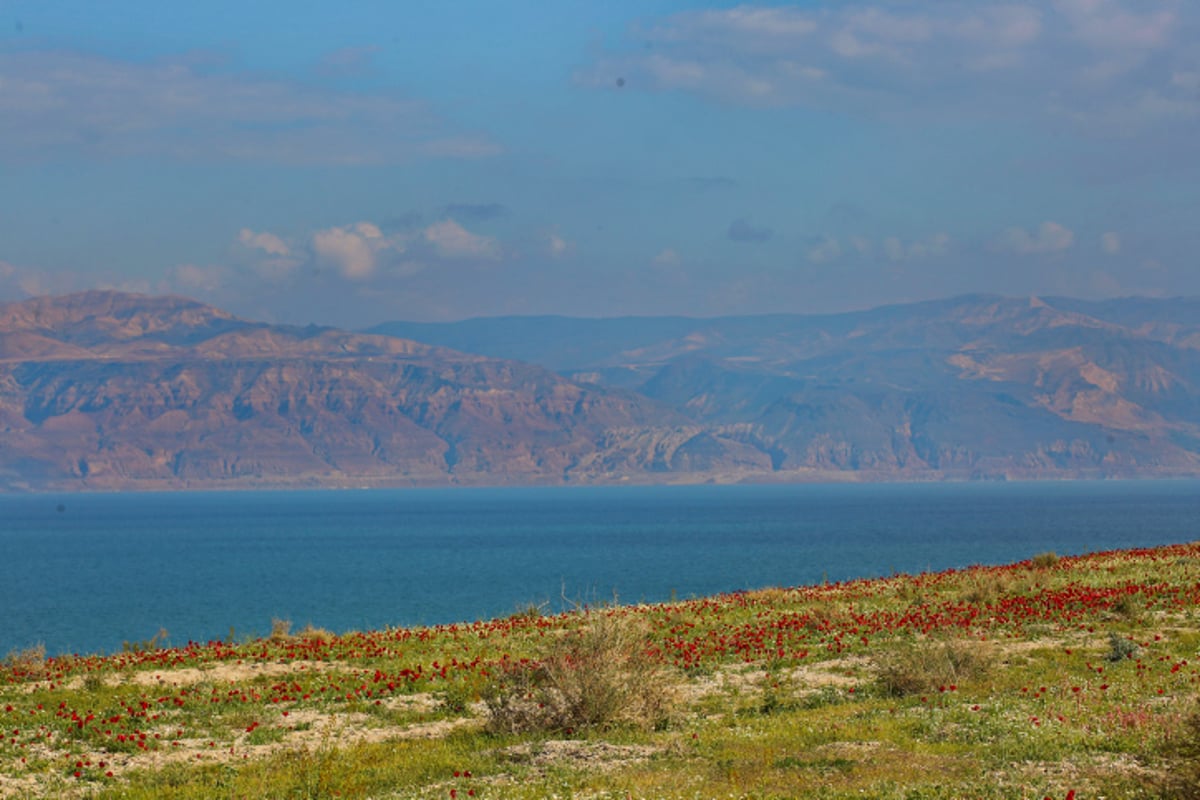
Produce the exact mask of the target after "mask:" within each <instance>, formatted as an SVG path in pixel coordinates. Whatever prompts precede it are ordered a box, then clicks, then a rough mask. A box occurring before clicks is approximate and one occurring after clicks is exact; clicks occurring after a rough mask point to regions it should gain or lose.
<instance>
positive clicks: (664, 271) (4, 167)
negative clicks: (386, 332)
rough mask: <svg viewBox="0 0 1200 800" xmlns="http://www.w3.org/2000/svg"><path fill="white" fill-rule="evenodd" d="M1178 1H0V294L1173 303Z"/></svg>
mask: <svg viewBox="0 0 1200 800" xmlns="http://www.w3.org/2000/svg"><path fill="white" fill-rule="evenodd" d="M1198 43H1200V7H1197V5H1196V4H1195V3H1191V2H1185V0H1137V1H1135V0H1051V2H1023V1H1022V0H1012V1H1011V2H1007V1H1006V2H993V0H937V1H936V2H935V1H933V0H930V1H929V2H901V1H900V0H864V1H863V2H857V1H856V0H846V1H845V2H802V3H793V4H761V5H737V4H719V3H691V2H687V3H685V2H675V3H667V2H646V1H643V2H636V3H634V2H624V1H617V0H609V1H608V2H603V3H600V2H582V1H580V0H561V1H560V2H544V1H539V2H506V1H505V0H487V1H486V2H453V1H452V0H443V1H442V2H405V3H395V2H374V3H370V2H358V3H353V2H350V3H339V4H334V3H330V2H300V0H290V2H286V3H284V2H256V3H245V2H238V3H232V2H213V1H210V2H205V3H188V4H184V3H162V2H124V1H123V0H114V1H113V2H106V3H94V2H55V1H54V0H35V1H31V2H22V1H21V0H17V2H12V1H11V0H10V2H7V3H4V4H0V301H2V300H15V299H21V298H24V297H26V296H29V295H34V294H45V293H59V292H67V291H75V290H81V289H87V288H95V287H115V288H123V289H129V290H134V291H143V292H152V293H158V292H173V293H179V294H185V295H189V296H193V297H196V298H198V299H201V300H205V301H208V302H212V303H215V304H217V305H220V306H222V307H224V308H227V309H229V310H231V311H234V312H235V313H238V314H242V315H245V316H250V317H254V318H259V319H270V320H277V321H286V322H296V323H307V322H311V321H315V322H320V323H329V324H339V325H349V326H358V325H368V324H372V323H375V322H379V321H383V320H386V319H420V320H450V319H460V318H464V317H472V316H492V315H500V314H534V313H539V314H540V313H561V314H571V315H585V316H613V315H622V314H686V315H693V316H710V315H716V314H745V313H762V312H780V311H795V312H829V311H841V310H848V309H855V308H865V307H870V306H875V305H879V304H883V303H894V302H905V301H910V300H920V299H928V298H935V297H944V296H948V295H953V294H959V293H964V292H994V293H1001V294H1008V295H1027V294H1064V295H1071V296H1077V297H1093V298H1094V297H1111V296H1123V295H1132V294H1141V295H1156V296H1162V295H1196V294H1200V269H1198V267H1200V264H1198V263H1197V258H1196V253H1197V252H1200V144H1197V142H1200V47H1198V46H1197V45H1198Z"/></svg>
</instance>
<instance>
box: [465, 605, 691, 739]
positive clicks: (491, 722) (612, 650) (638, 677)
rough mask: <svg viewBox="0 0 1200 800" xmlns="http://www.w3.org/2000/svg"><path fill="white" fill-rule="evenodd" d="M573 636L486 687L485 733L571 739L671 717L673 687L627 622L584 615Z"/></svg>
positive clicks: (644, 638)
mask: <svg viewBox="0 0 1200 800" xmlns="http://www.w3.org/2000/svg"><path fill="white" fill-rule="evenodd" d="M587 616H588V620H587V622H586V623H585V624H584V625H582V626H581V627H579V628H578V629H575V630H571V631H568V632H566V633H564V634H562V635H561V636H558V637H554V638H553V639H550V640H548V643H547V644H545V645H544V646H543V647H542V648H541V651H540V652H539V654H538V656H537V658H535V659H532V660H529V661H525V662H518V663H511V664H508V665H507V666H506V667H505V668H503V669H502V670H501V672H500V674H499V675H497V676H495V677H494V678H493V680H491V681H490V682H489V683H488V684H487V685H486V686H484V688H483V690H482V692H481V697H482V699H483V702H484V704H485V705H486V707H487V717H488V720H487V725H488V729H489V730H491V731H492V732H496V733H521V732H529V731H545V732H558V733H573V732H575V731H580V730H584V729H588V728H609V727H613V726H617V725H631V726H635V727H641V728H652V727H658V726H661V725H662V724H664V723H665V722H666V721H667V720H668V719H669V717H670V715H671V711H672V708H673V705H674V700H675V692H674V683H673V681H672V680H671V679H670V677H669V675H668V674H667V672H666V670H665V668H664V667H663V666H662V664H661V662H660V660H659V659H658V657H657V656H656V655H655V654H654V653H653V652H652V651H651V650H650V647H649V637H648V631H647V630H646V629H645V628H644V627H643V625H642V624H641V623H640V622H639V621H636V620H634V619H633V618H630V617H625V616H621V615H619V614H616V613H610V612H608V611H605V610H599V611H591V612H587Z"/></svg>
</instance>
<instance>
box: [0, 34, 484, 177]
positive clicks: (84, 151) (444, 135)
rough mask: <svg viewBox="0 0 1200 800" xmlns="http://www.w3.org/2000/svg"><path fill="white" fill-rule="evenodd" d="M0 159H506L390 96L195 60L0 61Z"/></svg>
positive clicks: (26, 57)
mask: <svg viewBox="0 0 1200 800" xmlns="http://www.w3.org/2000/svg"><path fill="white" fill-rule="evenodd" d="M0 75H2V76H3V79H2V80H0V108H3V109H4V113H3V114H0V142H2V143H3V145H2V146H0V160H4V161H14V160H16V161H25V160H29V159H31V158H32V159H43V158H55V157H60V156H69V157H78V156H79V155H83V156H85V157H93V158H112V157H117V158H121V157H139V158H145V157H167V158H173V159H181V160H235V161H258V162H267V163H276V164H278V163H283V164H381V163H396V162H400V161H407V160H411V159H414V158H424V157H439V156H448V157H475V156H480V155H489V154H492V153H495V152H497V147H496V146H495V145H494V144H493V143H491V142H489V141H487V140H486V139H483V138H480V137H473V136H470V135H466V134H463V133H461V132H450V131H446V130H444V127H445V126H444V125H443V124H442V123H441V122H440V121H439V120H438V119H437V118H435V117H434V115H433V114H432V113H431V112H430V111H429V110H428V109H427V108H426V107H425V106H423V105H422V104H420V103H417V102H414V101H412V100H409V99H407V98H404V97H400V96H397V95H395V94H393V93H384V92H376V93H368V92H348V91H345V92H344V91H338V90H333V89H328V88H320V87H316V86H313V85H311V84H304V83H299V82H294V81H287V80H279V79H272V78H265V77H261V76H256V75H252V74H248V73H236V72H229V71H225V72H221V71H215V70H211V69H202V68H199V67H197V65H196V64H195V63H194V59H193V60H192V61H188V60H173V61H172V60H164V61H150V62H145V61H124V60H120V59H115V58H106V57H103V56H98V55H91V54H87V53H79V52H70V51H29V50H24V51H13V52H8V53H0Z"/></svg>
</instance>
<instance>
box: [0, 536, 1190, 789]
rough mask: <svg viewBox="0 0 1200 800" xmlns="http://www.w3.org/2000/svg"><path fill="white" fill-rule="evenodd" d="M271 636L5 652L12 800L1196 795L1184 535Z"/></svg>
mask: <svg viewBox="0 0 1200 800" xmlns="http://www.w3.org/2000/svg"><path fill="white" fill-rule="evenodd" d="M1035 561H1036V562H1038V563H1036V564H1035V563H1034V562H1035ZM272 628H273V630H272V634H271V635H270V636H267V637H265V638H262V639H257V640H252V641H250V640H247V641H242V642H239V643H234V642H233V641H232V640H231V641H213V642H208V643H203V644H201V643H189V644H188V645H186V646H184V647H172V646H170V644H169V642H168V641H167V640H166V637H165V634H164V635H163V636H162V637H159V638H156V639H154V640H151V641H148V642H143V643H138V646H131V647H129V648H126V649H125V650H124V651H123V652H120V653H114V654H112V655H108V656H71V657H65V658H56V657H48V656H46V654H45V653H44V652H43V651H41V650H40V649H37V648H33V649H31V650H29V651H26V652H22V653H13V654H10V655H9V656H8V657H7V658H5V659H4V661H3V663H2V664H0V798H4V799H5V800H7V799H8V798H40V797H56V798H57V797H62V798H80V800H82V799H83V798H96V799H97V800H106V799H108V798H113V799H114V800H115V798H122V800H143V799H148V798H209V797H269V798H273V797H279V798H284V797H309V798H334V797H338V798H367V797H371V798H447V797H452V798H465V797H495V798H516V800H522V799H523V798H528V799H530V800H532V799H533V798H545V797H551V796H559V797H590V798H618V799H619V798H668V799H674V800H685V798H686V799H693V798H709V797H735V798H772V797H780V798H781V797H789V798H790V797H801V798H804V797H811V798H849V797H864V796H865V797H878V798H895V799H896V800H900V798H905V799H907V798H957V797H964V796H966V797H974V798H983V800H1000V799H1001V798H1018V797H1021V798H1025V797H1032V798H1045V797H1050V798H1054V800H1060V799H1061V798H1066V797H1067V796H1068V795H1069V794H1070V793H1071V792H1074V797H1075V798H1077V800H1085V799H1086V798H1095V797H1101V796H1107V797H1127V798H1157V799H1159V800H1165V799H1166V798H1185V800H1187V799H1188V798H1200V544H1191V545H1179V546H1172V547H1163V548H1156V549H1145V550H1132V551H1115V552H1107V553H1096V554H1092V555H1086V556H1078V557H1055V559H1054V560H1049V559H1045V558H1038V559H1033V560H1030V561H1024V562H1021V563H1018V564H1014V565H1011V566H1008V567H980V568H972V569H965V570H948V571H945V572H940V573H925V574H919V575H907V576H892V577H889V578H886V579H880V580H859V581H848V582H842V583H823V584H820V585H816V586H799V587H791V588H786V589H782V588H781V589H770V590H764V591H756V592H747V593H734V594H728V595H721V596H717V597H707V598H699V599H695V600H688V601H681V602H672V603H666V604H661V605H639V606H610V607H599V608H591V609H583V608H580V609H576V610H574V611H572V612H570V613H564V614H547V613H544V610H543V609H540V608H537V609H535V610H524V611H522V612H520V613H517V614H513V615H511V616H509V617H507V618H503V619H496V620H481V621H478V622H473V623H465V624H456V625H442V626H436V627H432V628H412V629H400V628H395V629H384V630H378V631H370V632H365V633H357V632H356V633H347V634H342V635H334V634H332V633H329V632H328V631H314V630H308V629H306V630H301V631H300V632H298V633H296V632H293V631H292V629H291V626H290V625H285V624H283V623H279V624H276V625H273V626H272ZM981 776H982V778H981Z"/></svg>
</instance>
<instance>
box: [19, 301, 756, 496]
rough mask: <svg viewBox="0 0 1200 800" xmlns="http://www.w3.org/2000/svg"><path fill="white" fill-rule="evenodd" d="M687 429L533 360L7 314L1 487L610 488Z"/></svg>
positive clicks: (155, 306)
mask: <svg viewBox="0 0 1200 800" xmlns="http://www.w3.org/2000/svg"><path fill="white" fill-rule="evenodd" d="M680 422H681V420H680V419H677V418H676V415H675V414H674V413H673V412H670V411H666V410H664V409H662V408H661V407H659V406H658V405H656V404H654V403H653V402H652V401H649V400H646V399H644V398H639V397H637V396H634V395H628V394H624V393H619V392H613V391H608V390H604V389H600V388H597V387H585V386H581V385H578V384H575V383H572V382H570V381H568V380H566V379H564V378H561V377H559V376H557V375H555V374H554V373H552V372H549V371H547V370H545V369H542V368H540V367H536V366H532V365H529V364H522V363H518V362H511V361H502V360H499V359H489V358H484V357H481V356H472V355H467V354H464V353H458V352H455V351H452V350H446V349H442V348H436V347H429V346H426V345H421V344H418V343H416V342H412V341H408V340H403V339H397V338H393V337H387V336H371V335H359V334H352V333H347V332H344V331H338V330H331V329H316V328H289V327H282V326H267V325H262V324H258V323H252V322H248V321H245V320H239V319H236V318H234V317H232V316H230V315H228V314H225V313H223V312H221V311H219V310H217V309H213V308H209V307H207V306H203V305H201V304H199V303H195V302H193V301H190V300H185V299H182V298H171V297H141V296H136V295H127V294H119V293H112V292H89V293H86V294H83V295H72V296H68V297H64V298H39V299H36V300H31V301H29V302H26V303H17V304H12V305H8V306H2V307H0V486H8V487H11V488H23V487H28V488H51V487H59V488H134V487H140V488H171V487H185V486H190V487H203V486H213V487H218V486H234V485H236V486H275V485H280V486H283V485H292V486H306V485H414V484H422V485H430V484H445V483H546V482H549V483H557V482H564V481H572V480H579V481H593V480H604V479H611V478H614V477H615V476H614V475H612V474H611V471H612V466H613V459H606V458H604V457H603V456H602V455H598V454H602V451H603V450H604V448H605V447H606V446H611V445H606V442H610V441H612V440H616V441H618V442H619V441H623V440H624V439H626V438H629V437H633V436H637V435H641V436H643V437H649V438H651V439H654V438H662V437H663V436H665V435H675V436H676V438H678V437H679V436H680V435H681V434H679V433H678V432H676V427H677V426H678V424H679V423H680ZM656 432H658V433H656ZM685 438H690V437H685ZM710 438H711V437H710ZM676 449H678V448H676ZM744 449H745V448H744V447H743V446H742V445H740V444H737V443H735V442H730V441H720V440H718V441H716V443H715V444H712V445H710V446H709V448H708V450H709V452H708V454H707V456H706V459H702V460H703V465H704V466H707V467H714V466H715V467H718V468H719V467H721V466H722V464H723V462H724V460H726V457H727V455H728V458H729V460H730V461H731V463H733V462H738V461H744V460H745V454H744V453H743V452H742V451H743V450H744ZM725 451H728V453H726V452H725ZM694 461H695V460H690V461H689V460H684V461H681V462H679V463H677V464H675V466H674V468H675V469H690V468H692V467H693V466H695V463H694ZM617 463H618V464H619V466H620V467H621V468H622V469H623V470H626V471H633V472H637V471H639V470H643V469H650V468H652V466H653V468H655V469H657V468H658V467H657V465H651V464H649V463H647V464H639V463H637V460H636V459H628V458H623V457H622V458H621V459H617Z"/></svg>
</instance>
